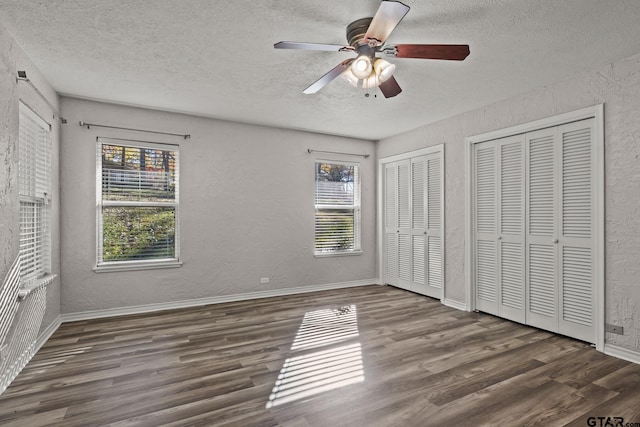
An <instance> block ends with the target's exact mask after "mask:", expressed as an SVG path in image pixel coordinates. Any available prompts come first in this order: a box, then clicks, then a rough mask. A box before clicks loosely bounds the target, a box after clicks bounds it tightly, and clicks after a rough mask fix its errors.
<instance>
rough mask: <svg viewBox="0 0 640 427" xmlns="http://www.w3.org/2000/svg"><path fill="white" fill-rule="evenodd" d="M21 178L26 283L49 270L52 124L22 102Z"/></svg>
mask: <svg viewBox="0 0 640 427" xmlns="http://www.w3.org/2000/svg"><path fill="white" fill-rule="evenodd" d="M19 121H20V128H19V142H18V143H19V146H18V151H19V161H18V162H19V163H18V181H19V193H20V259H21V268H20V280H21V282H22V284H23V286H24V285H27V284H29V283H30V282H33V281H34V280H37V279H39V278H41V277H42V276H44V275H45V274H46V273H48V272H49V270H50V243H49V209H48V202H49V192H50V186H51V146H50V142H49V125H48V124H47V123H46V122H45V121H44V120H42V119H41V118H40V117H38V116H37V115H36V114H35V113H34V112H33V111H31V110H30V109H29V108H28V107H27V106H25V105H24V104H20V115H19Z"/></svg>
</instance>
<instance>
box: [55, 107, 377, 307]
mask: <svg viewBox="0 0 640 427" xmlns="http://www.w3.org/2000/svg"><path fill="white" fill-rule="evenodd" d="M61 102H62V109H63V111H64V116H65V118H67V119H68V121H69V124H67V125H65V126H64V127H63V129H62V146H61V153H60V154H61V168H62V172H61V182H62V185H61V187H62V204H61V205H62V222H61V229H62V257H63V259H64V263H63V265H62V277H63V280H64V286H63V289H62V312H63V313H76V312H82V311H89V310H99V309H109V308H118V307H127V306H135V305H144V304H153V303H165V302H171V301H180V300H189V299H194V298H201V297H217V296H228V295H236V294H243V293H248V292H257V291H269V290H277V289H285V288H293V287H303V286H309V285H321V284H330V283H338V282H345V281H355V280H365V279H370V282H371V283H374V280H375V278H376V255H375V244H376V243H375V217H376V213H375V182H376V181H375V156H374V152H375V143H373V142H370V141H361V140H354V139H346V138H339V137H335V136H326V135H318V134H311V133H306V132H299V131H292V130H283V129H274V128H268V127H260V126H252V125H245V124H239V123H232V122H225V121H220V120H213V119H207V118H199V117H193V116H186V115H180V114H174V113H167V112H159V111H151V110H145V109H139V108H131V107H125V106H117V105H112V104H104V103H98V102H92V101H86V100H78V99H72V98H62V101H61ZM80 120H82V121H85V122H89V123H99V124H108V125H114V126H121V127H131V128H139V129H151V130H159V131H165V132H172V133H189V134H191V138H190V139H187V140H184V139H181V138H179V137H178V138H176V137H162V136H160V135H157V136H156V135H152V134H144V133H139V132H130V131H121V130H113V129H104V128H97V127H96V128H94V127H92V128H91V129H86V128H83V127H80V126H79V125H78V122H79V121H80ZM97 136H104V137H117V138H131V139H138V140H146V141H158V142H172V143H179V144H180V247H181V258H182V261H184V265H183V266H182V267H181V268H173V269H162V270H145V271H128V272H109V273H95V272H94V271H93V267H94V266H95V263H96V259H95V257H96V255H95V252H96V209H95V206H96V192H95V188H96V183H95V180H96V161H95V159H96V137H97ZM307 148H312V149H316V150H329V151H341V152H354V153H368V154H371V157H369V158H368V159H364V158H361V157H345V156H342V157H341V158H342V159H345V160H350V161H359V162H360V164H361V176H362V247H363V249H364V254H362V255H359V256H343V257H332V258H314V256H313V243H314V206H313V203H314V160H315V159H316V158H322V159H324V158H340V156H337V157H336V156H335V155H334V156H326V155H320V154H318V155H316V154H315V153H314V154H309V153H307ZM261 277H269V278H270V279H271V281H270V283H269V284H260V278H261Z"/></svg>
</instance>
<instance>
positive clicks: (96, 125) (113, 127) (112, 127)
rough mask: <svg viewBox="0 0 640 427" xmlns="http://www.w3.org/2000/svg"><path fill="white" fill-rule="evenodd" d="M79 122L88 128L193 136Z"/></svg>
mask: <svg viewBox="0 0 640 427" xmlns="http://www.w3.org/2000/svg"><path fill="white" fill-rule="evenodd" d="M78 124H79V125H80V126H82V127H85V126H86V127H87V129H91V126H93V127H97V128H109V129H121V130H131V131H135V132H146V133H155V134H158V135H170V136H180V137H182V138H184V139H190V138H191V134H188V133H187V134H183V133H170V132H161V131H155V130H147V129H135V128H125V127H121V126H110V125H100V124H97V123H87V122H83V121H82V120H80V121H79V122H78Z"/></svg>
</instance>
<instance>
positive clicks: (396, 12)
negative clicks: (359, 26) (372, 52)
mask: <svg viewBox="0 0 640 427" xmlns="http://www.w3.org/2000/svg"><path fill="white" fill-rule="evenodd" d="M409 9H410V8H409V6H407V5H406V4H403V3H400V2H399V1H384V0H383V1H382V3H380V7H379V8H378V11H377V12H376V14H375V16H374V17H373V20H372V21H371V24H369V28H367V32H366V34H365V35H364V41H365V42H368V41H369V40H374V41H375V42H376V45H377V46H380V45H381V44H383V43H384V42H385V40H387V37H389V34H391V32H392V31H393V29H394V28H396V26H397V25H398V24H399V23H400V21H402V18H404V16H405V15H406V14H407V12H409Z"/></svg>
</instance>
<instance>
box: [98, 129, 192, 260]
mask: <svg viewBox="0 0 640 427" xmlns="http://www.w3.org/2000/svg"><path fill="white" fill-rule="evenodd" d="M97 184H98V185H97V199H98V204H97V205H98V248H97V249H98V251H97V252H98V254H97V258H98V262H97V264H98V266H97V269H96V270H97V271H101V270H106V271H108V270H122V269H129V268H133V269H135V268H153V267H174V266H178V265H180V263H179V262H178V260H179V253H178V252H179V247H178V147H177V146H175V145H162V144H152V143H145V142H137V141H136V142H134V141H124V140H114V139H107V138H98V183H97Z"/></svg>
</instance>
